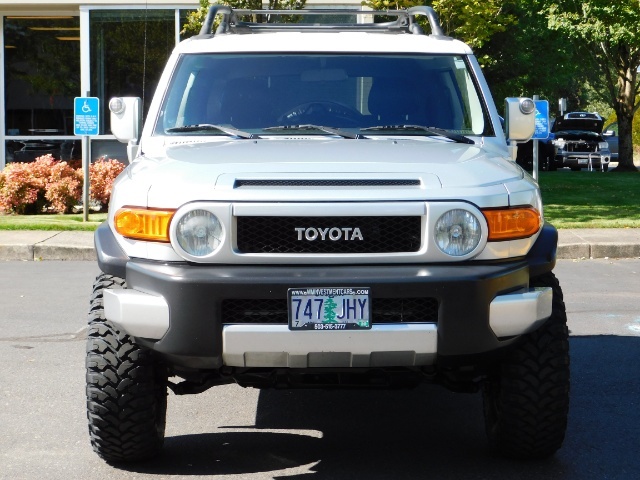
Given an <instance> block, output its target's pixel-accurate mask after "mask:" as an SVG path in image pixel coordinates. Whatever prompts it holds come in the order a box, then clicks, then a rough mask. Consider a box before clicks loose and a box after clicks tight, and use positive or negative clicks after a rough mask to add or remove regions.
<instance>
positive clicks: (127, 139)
mask: <svg viewBox="0 0 640 480" xmlns="http://www.w3.org/2000/svg"><path fill="white" fill-rule="evenodd" d="M109 111H110V112H111V133H113V135H114V136H115V137H116V139H118V141H119V142H122V143H126V144H127V156H128V157H129V162H131V161H133V159H134V158H135V157H136V156H137V154H138V140H139V139H140V126H141V125H142V100H141V99H140V98H139V97H114V98H112V99H111V100H110V101H109Z"/></svg>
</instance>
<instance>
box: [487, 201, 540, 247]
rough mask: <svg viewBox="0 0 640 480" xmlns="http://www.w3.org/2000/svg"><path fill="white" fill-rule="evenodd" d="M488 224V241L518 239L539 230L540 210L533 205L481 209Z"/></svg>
mask: <svg viewBox="0 0 640 480" xmlns="http://www.w3.org/2000/svg"><path fill="white" fill-rule="evenodd" d="M482 213H483V214H484V216H485V218H486V219H487V224H488V225H489V237H488V239H487V240H488V241H490V242H500V241H505V240H518V239H520V238H527V237H530V236H532V235H535V234H536V233H537V232H538V230H540V222H541V218H540V212H538V210H536V209H535V208H533V207H514V208H508V209H487V210H482Z"/></svg>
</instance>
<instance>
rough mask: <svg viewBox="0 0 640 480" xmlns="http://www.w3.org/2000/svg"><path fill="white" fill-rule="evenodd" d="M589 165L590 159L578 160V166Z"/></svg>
mask: <svg viewBox="0 0 640 480" xmlns="http://www.w3.org/2000/svg"><path fill="white" fill-rule="evenodd" d="M587 163H589V159H587V158H579V159H578V165H586V164H587Z"/></svg>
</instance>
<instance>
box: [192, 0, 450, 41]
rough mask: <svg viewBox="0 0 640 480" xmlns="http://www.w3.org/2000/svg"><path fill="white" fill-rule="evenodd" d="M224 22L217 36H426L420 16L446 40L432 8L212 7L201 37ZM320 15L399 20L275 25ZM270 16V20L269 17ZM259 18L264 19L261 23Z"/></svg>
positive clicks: (433, 33) (209, 33)
mask: <svg viewBox="0 0 640 480" xmlns="http://www.w3.org/2000/svg"><path fill="white" fill-rule="evenodd" d="M218 15H222V19H221V21H220V24H219V26H218V28H217V29H216V32H215V34H216V35H217V34H222V33H254V32H259V31H265V30H268V31H287V30H288V31H291V30H295V31H300V30H311V31H326V30H336V31H348V30H357V31H377V32H380V31H387V32H392V33H413V34H418V35H424V31H423V29H422V27H421V26H420V25H419V24H418V23H416V16H420V15H422V16H426V17H427V19H428V21H429V25H430V27H431V34H432V35H435V36H442V37H444V36H445V34H444V32H443V30H442V27H441V26H440V20H439V19H438V14H437V13H436V12H435V10H434V9H433V8H431V7H428V6H424V5H419V6H416V7H412V8H410V9H408V10H338V9H314V10H240V9H237V10H235V9H232V8H231V7H229V6H227V5H211V7H209V11H208V12H207V17H206V19H205V21H204V23H203V24H202V29H201V30H200V35H206V36H211V35H212V29H213V24H214V20H215V18H216V16H218ZM307 15H309V16H318V15H336V16H337V15H340V16H344V15H356V16H365V15H368V16H373V17H376V16H384V17H395V20H392V21H388V22H383V23H272V22H271V20H272V18H273V17H277V16H280V17H283V16H289V17H291V16H307ZM247 16H251V17H252V18H253V20H254V21H252V22H246V21H242V20H241V18H244V17H247ZM265 17H266V18H265ZM258 19H264V22H260V21H259V20H258Z"/></svg>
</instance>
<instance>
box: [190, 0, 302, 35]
mask: <svg viewBox="0 0 640 480" xmlns="http://www.w3.org/2000/svg"><path fill="white" fill-rule="evenodd" d="M306 2H307V0H269V6H268V9H270V10H271V9H276V10H277V9H282V10H300V9H302V8H304V6H305V4H306ZM213 3H219V4H220V5H229V6H230V7H232V8H238V9H248V10H262V0H220V1H219V2H215V1H210V0H200V7H199V8H198V9H197V10H194V11H193V12H190V13H189V14H188V15H187V23H185V25H184V28H183V29H182V34H183V35H196V34H198V33H200V28H202V24H203V23H204V19H205V18H206V16H207V12H208V11H209V6H210V5H211V4H213Z"/></svg>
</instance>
